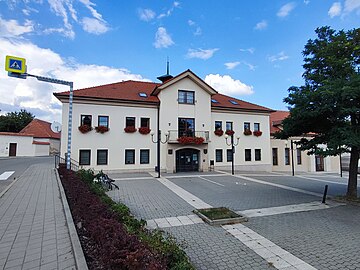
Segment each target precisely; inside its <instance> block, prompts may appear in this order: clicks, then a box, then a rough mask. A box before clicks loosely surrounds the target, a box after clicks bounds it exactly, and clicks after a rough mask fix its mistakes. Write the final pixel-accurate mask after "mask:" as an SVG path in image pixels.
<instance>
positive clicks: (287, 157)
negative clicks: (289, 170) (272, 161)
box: [285, 148, 290, 165]
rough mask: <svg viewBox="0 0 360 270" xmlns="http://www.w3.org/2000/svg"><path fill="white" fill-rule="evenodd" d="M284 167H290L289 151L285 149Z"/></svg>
mask: <svg viewBox="0 0 360 270" xmlns="http://www.w3.org/2000/svg"><path fill="white" fill-rule="evenodd" d="M285 165H290V149H289V148H285Z"/></svg>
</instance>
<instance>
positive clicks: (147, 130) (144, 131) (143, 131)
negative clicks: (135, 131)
mask: <svg viewBox="0 0 360 270" xmlns="http://www.w3.org/2000/svg"><path fill="white" fill-rule="evenodd" d="M150 131H151V129H150V128H148V127H139V133H141V134H143V135H146V134H149V133H150Z"/></svg>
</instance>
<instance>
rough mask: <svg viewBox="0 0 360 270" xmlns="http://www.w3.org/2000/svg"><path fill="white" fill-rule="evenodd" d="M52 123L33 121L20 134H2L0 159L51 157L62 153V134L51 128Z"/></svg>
mask: <svg viewBox="0 0 360 270" xmlns="http://www.w3.org/2000/svg"><path fill="white" fill-rule="evenodd" d="M50 126H51V123H49V122H46V121H43V120H40V119H33V120H32V121H31V122H30V123H29V124H28V125H27V126H26V127H25V128H23V129H22V130H21V131H20V132H19V133H15V132H0V157H8V156H22V157H26V156H28V157H35V156H49V155H53V154H56V153H59V151H60V136H61V135H60V133H55V132H53V131H52V130H51V128H50Z"/></svg>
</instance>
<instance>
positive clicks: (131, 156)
mask: <svg viewBox="0 0 360 270" xmlns="http://www.w3.org/2000/svg"><path fill="white" fill-rule="evenodd" d="M125 164H135V150H134V149H127V150H125Z"/></svg>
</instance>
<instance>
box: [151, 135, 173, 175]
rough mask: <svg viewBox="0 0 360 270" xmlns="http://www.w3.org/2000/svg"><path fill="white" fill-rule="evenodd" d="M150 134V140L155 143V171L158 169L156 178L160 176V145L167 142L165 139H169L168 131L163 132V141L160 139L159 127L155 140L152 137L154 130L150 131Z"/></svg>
mask: <svg viewBox="0 0 360 270" xmlns="http://www.w3.org/2000/svg"><path fill="white" fill-rule="evenodd" d="M150 135H151V141H152V142H153V143H156V144H157V171H158V176H157V178H160V145H161V144H165V143H167V141H168V140H169V133H168V132H166V133H165V141H162V140H161V130H160V129H158V131H157V138H156V140H155V139H154V135H155V132H153V131H152V132H151V133H150Z"/></svg>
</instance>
